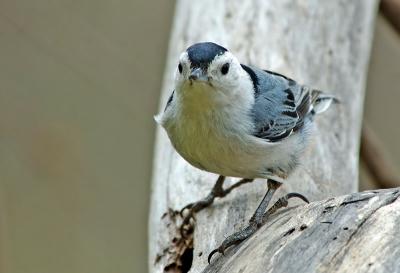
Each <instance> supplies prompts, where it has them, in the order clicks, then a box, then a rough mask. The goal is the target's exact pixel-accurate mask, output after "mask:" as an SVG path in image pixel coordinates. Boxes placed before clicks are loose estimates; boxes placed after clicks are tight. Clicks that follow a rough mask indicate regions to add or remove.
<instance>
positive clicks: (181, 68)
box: [178, 63, 183, 74]
mask: <svg viewBox="0 0 400 273" xmlns="http://www.w3.org/2000/svg"><path fill="white" fill-rule="evenodd" d="M178 70H179V73H181V74H182V70H183V67H182V64H181V63H179V64H178Z"/></svg>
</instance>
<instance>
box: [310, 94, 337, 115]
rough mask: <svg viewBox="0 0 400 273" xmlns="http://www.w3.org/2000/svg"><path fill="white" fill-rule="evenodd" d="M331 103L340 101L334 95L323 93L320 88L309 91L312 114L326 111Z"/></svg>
mask: <svg viewBox="0 0 400 273" xmlns="http://www.w3.org/2000/svg"><path fill="white" fill-rule="evenodd" d="M332 103H340V101H339V100H338V99H337V98H335V97H334V96H332V95H328V94H325V93H324V92H322V91H320V90H312V91H311V105H312V109H311V113H312V114H320V113H322V112H324V111H326V110H327V109H328V108H329V106H330V105H331V104H332Z"/></svg>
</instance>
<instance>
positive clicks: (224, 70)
mask: <svg viewBox="0 0 400 273" xmlns="http://www.w3.org/2000/svg"><path fill="white" fill-rule="evenodd" d="M243 80H247V81H248V77H247V76H245V72H244V71H243V69H242V67H241V66H240V63H239V61H238V60H237V59H236V57H235V56H234V55H233V54H232V53H230V52H229V51H228V50H227V49H226V48H224V47H222V46H220V45H217V44H215V43H211V42H204V43H197V44H194V45H192V46H190V47H189V48H188V49H186V51H184V52H183V53H182V54H181V55H180V58H179V63H178V65H177V68H176V72H175V86H176V89H178V90H182V92H187V93H191V92H192V93H193V92H196V91H195V90H197V91H198V92H203V93H204V92H208V93H209V94H204V95H207V96H217V97H220V96H229V97H231V95H234V92H236V90H237V89H238V88H236V87H238V86H240V85H241V84H243Z"/></svg>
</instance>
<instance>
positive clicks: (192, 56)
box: [186, 42, 228, 69]
mask: <svg viewBox="0 0 400 273" xmlns="http://www.w3.org/2000/svg"><path fill="white" fill-rule="evenodd" d="M186 51H187V53H188V55H189V60H190V63H191V65H190V66H191V67H192V68H193V67H198V68H202V69H206V68H207V66H208V65H209V64H210V63H211V62H212V60H214V58H215V57H216V56H218V55H221V54H224V52H226V51H228V50H227V49H226V48H224V47H222V46H220V45H217V44H215V43H211V42H205V43H197V44H194V45H192V46H190V47H189V48H188V49H187V50H186Z"/></svg>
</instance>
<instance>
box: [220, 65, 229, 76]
mask: <svg viewBox="0 0 400 273" xmlns="http://www.w3.org/2000/svg"><path fill="white" fill-rule="evenodd" d="M228 71H229V63H226V64H224V65H223V66H222V67H221V73H222V75H226V74H227V73H228Z"/></svg>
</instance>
